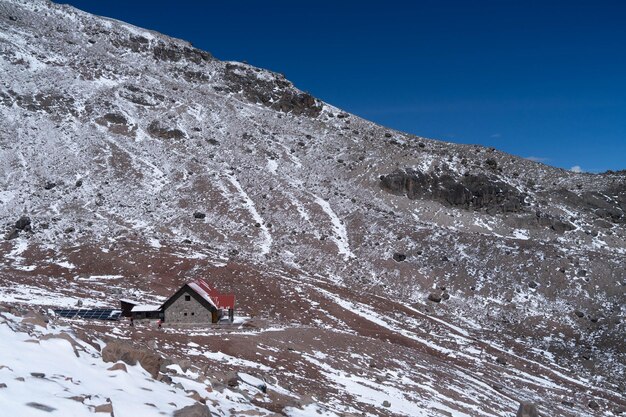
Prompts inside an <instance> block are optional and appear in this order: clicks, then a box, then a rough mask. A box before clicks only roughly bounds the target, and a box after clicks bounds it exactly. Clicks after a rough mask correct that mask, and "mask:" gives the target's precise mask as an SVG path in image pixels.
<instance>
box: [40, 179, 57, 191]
mask: <svg viewBox="0 0 626 417" xmlns="http://www.w3.org/2000/svg"><path fill="white" fill-rule="evenodd" d="M56 186H57V185H56V183H54V182H51V181H48V182H47V183H46V184H45V185H44V186H43V188H44V189H46V190H52V189H53V188H54V187H56Z"/></svg>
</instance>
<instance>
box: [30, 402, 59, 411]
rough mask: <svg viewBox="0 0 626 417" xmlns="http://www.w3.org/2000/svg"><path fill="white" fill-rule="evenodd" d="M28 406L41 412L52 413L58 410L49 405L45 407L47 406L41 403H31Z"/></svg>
mask: <svg viewBox="0 0 626 417" xmlns="http://www.w3.org/2000/svg"><path fill="white" fill-rule="evenodd" d="M26 405H27V406H29V407H33V408H35V409H37V410H41V411H46V412H48V413H49V412H51V411H54V410H56V408H54V407H50V406H49V405H45V404H41V403H35V402H30V403H26Z"/></svg>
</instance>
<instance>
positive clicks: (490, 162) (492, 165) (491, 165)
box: [485, 158, 498, 171]
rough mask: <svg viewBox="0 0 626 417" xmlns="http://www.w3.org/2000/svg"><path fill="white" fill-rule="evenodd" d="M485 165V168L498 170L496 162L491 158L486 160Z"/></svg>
mask: <svg viewBox="0 0 626 417" xmlns="http://www.w3.org/2000/svg"><path fill="white" fill-rule="evenodd" d="M485 165H487V168H489V169H491V170H494V171H495V170H496V169H498V162H497V161H496V160H495V159H493V158H489V159H487V160H486V161H485Z"/></svg>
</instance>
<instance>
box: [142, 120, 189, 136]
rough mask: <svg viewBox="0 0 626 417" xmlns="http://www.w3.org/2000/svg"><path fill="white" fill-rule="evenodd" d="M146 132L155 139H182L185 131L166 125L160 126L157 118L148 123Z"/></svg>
mask: <svg viewBox="0 0 626 417" xmlns="http://www.w3.org/2000/svg"><path fill="white" fill-rule="evenodd" d="M147 132H148V133H149V134H150V136H152V137H153V138H157V139H158V138H160V139H183V138H185V137H186V135H185V133H184V132H183V131H182V130H180V129H171V128H169V127H166V126H162V125H161V123H160V122H159V121H158V120H155V121H153V122H152V123H150V125H149V126H148V129H147Z"/></svg>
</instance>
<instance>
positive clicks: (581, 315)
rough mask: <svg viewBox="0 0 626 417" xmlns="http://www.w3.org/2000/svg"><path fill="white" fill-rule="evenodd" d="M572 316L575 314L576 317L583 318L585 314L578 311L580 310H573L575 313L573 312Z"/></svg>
mask: <svg viewBox="0 0 626 417" xmlns="http://www.w3.org/2000/svg"><path fill="white" fill-rule="evenodd" d="M574 314H576V315H577V316H578V317H580V318H582V317H585V313H583V312H582V311H580V310H575V311H574Z"/></svg>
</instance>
